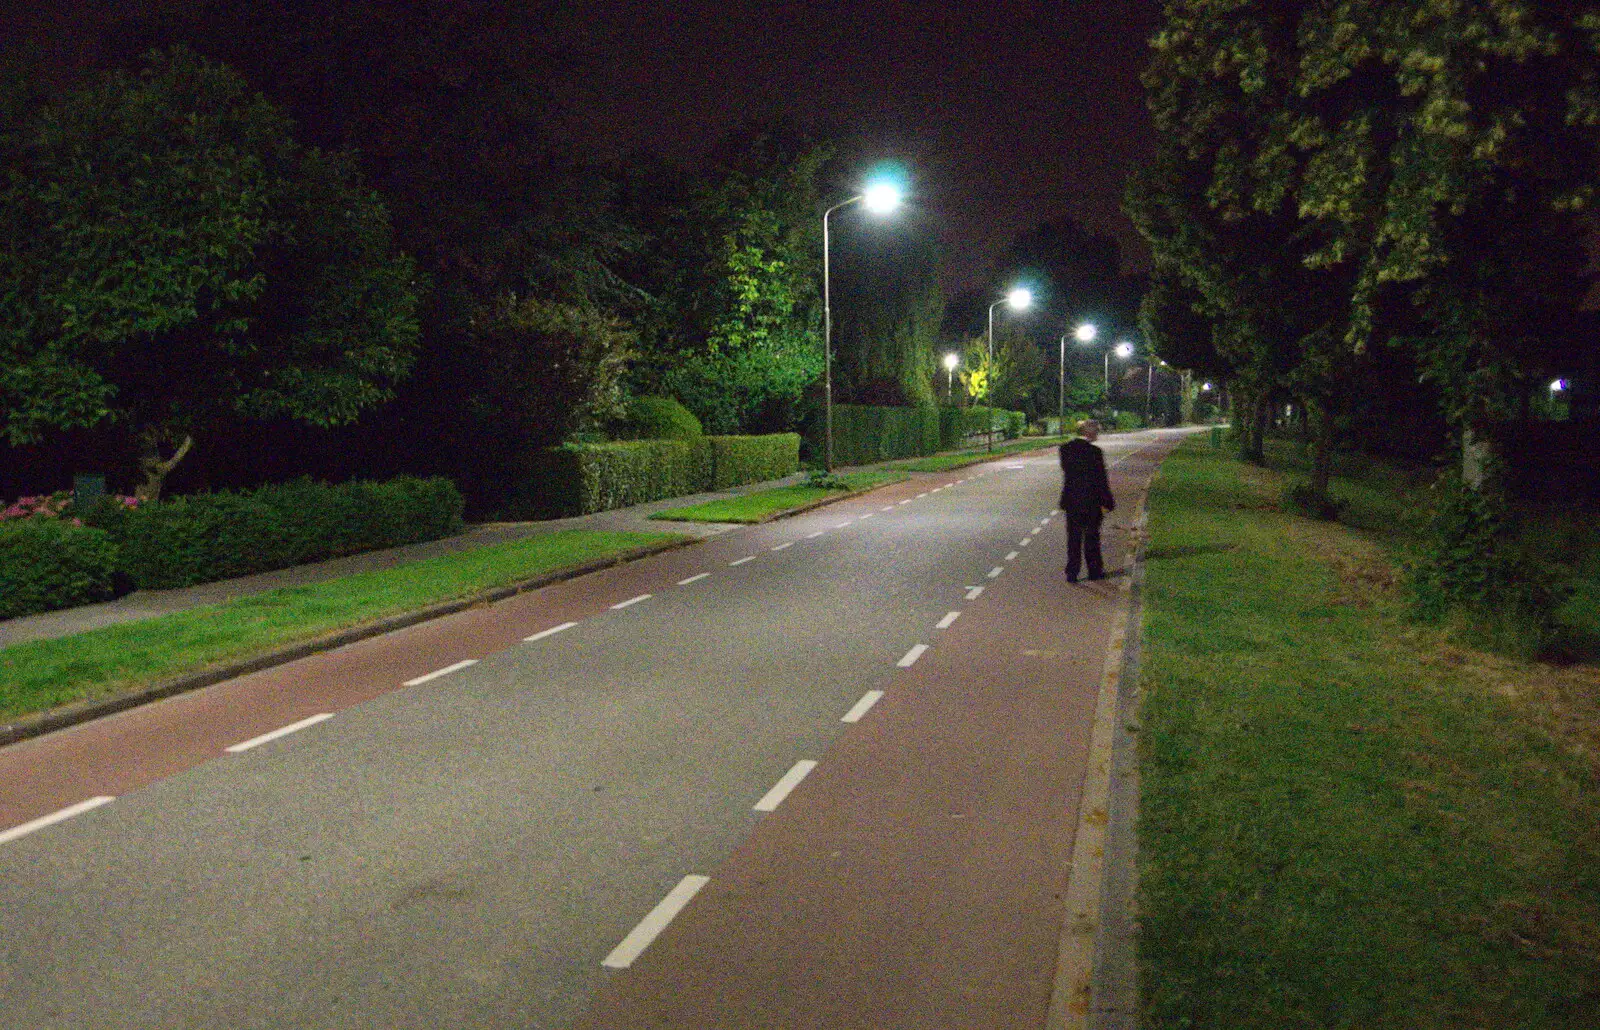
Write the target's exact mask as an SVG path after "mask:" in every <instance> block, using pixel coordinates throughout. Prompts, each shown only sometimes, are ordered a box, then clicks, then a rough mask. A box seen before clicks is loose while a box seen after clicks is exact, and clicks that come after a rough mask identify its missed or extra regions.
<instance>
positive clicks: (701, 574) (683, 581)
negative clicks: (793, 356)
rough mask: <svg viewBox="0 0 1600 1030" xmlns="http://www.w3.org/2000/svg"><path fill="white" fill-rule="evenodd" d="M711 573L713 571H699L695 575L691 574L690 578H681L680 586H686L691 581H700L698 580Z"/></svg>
mask: <svg viewBox="0 0 1600 1030" xmlns="http://www.w3.org/2000/svg"><path fill="white" fill-rule="evenodd" d="M709 575H711V573H709V572H697V573H695V574H694V575H693V576H690V577H689V578H688V579H680V580H678V585H679V586H680V587H686V586H688V585H689V584H690V583H698V582H700V581H701V580H702V579H705V578H706V577H707V576H709Z"/></svg>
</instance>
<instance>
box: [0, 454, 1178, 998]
mask: <svg viewBox="0 0 1600 1030" xmlns="http://www.w3.org/2000/svg"><path fill="white" fill-rule="evenodd" d="M1171 439H1172V434H1162V433H1159V432H1157V433H1144V434H1132V435H1128V436H1118V437H1113V438H1107V439H1105V440H1103V441H1102V442H1103V444H1104V449H1105V450H1106V452H1107V455H1108V458H1109V459H1110V460H1111V461H1112V462H1118V461H1120V460H1122V459H1124V458H1126V457H1128V456H1129V455H1134V454H1135V452H1139V453H1138V454H1137V455H1136V456H1135V457H1134V458H1133V459H1132V460H1129V461H1126V462H1124V463H1123V464H1122V465H1120V466H1118V467H1117V469H1116V470H1114V473H1113V475H1114V479H1113V483H1114V488H1117V489H1120V490H1123V491H1128V492H1132V491H1134V490H1136V489H1142V480H1143V479H1145V478H1147V477H1148V474H1149V471H1150V469H1151V468H1153V461H1152V459H1153V458H1154V457H1155V456H1157V455H1159V453H1161V452H1162V451H1163V450H1164V449H1165V446H1166V444H1167V443H1169V442H1170V441H1171ZM1058 484H1059V472H1058V470H1057V469H1056V467H1055V463H1054V455H1053V453H1052V452H1048V451H1046V452H1040V453H1037V454H1033V455H1028V456H1024V457H1011V458H1005V459H998V460H996V461H995V462H992V463H989V464H986V465H980V466H975V467H972V468H969V469H964V470H958V471H954V472H951V473H946V474H940V475H929V476H919V477H917V478H915V479H913V480H912V481H910V482H907V483H903V484H898V485H896V486H892V487H888V488H885V489H883V490H880V491H876V492H874V493H872V494H868V495H864V496H862V497H859V498H855V499H852V500H850V501H847V502H843V503H840V504H836V505H833V506H830V507H827V508H823V509H818V510H816V511H814V512H812V513H808V514H806V515H803V516H799V517H796V518H793V519H786V520H781V521H778V522H774V523H769V524H767V525H764V526H758V527H751V528H748V529H740V530H735V531H732V532H729V533H726V534H723V535H720V536H717V537H714V538H712V539H710V540H708V541H706V542H704V543H702V544H699V545H696V546H694V547H691V548H687V549H683V550H679V551H674V552H669V553H667V554H663V555H659V556H656V557H654V558H651V559H648V560H645V561H641V562H636V563H633V564H630V565H627V566H622V567H618V568H614V569H610V570H606V571H604V572H601V573H597V574H595V575H592V576H587V577H583V578H582V579H579V580H574V581H571V582H568V583H563V584H558V585H555V586H552V587H549V588H546V589H543V590H540V591H536V592H531V593H528V594H525V595H521V596H519V597H516V598H513V599H510V600H508V601H505V602H502V603H499V604H496V605H491V606H485V607H482V608H479V609H475V610H472V611H469V612H464V613H461V614H459V615H457V616H452V617H449V618H446V619H441V620H438V621H436V622H433V623H429V624H426V625H424V626H418V627H414V628H412V629H408V630H405V631H401V632H398V633H394V634H390V635H388V636H385V637H379V638H375V639H373V640H368V641H364V642H362V643H359V644H355V645H351V646H349V647H346V648H342V649H340V650H338V651H334V652H330V653H328V654H324V655H319V656H315V657H313V658H310V659H306V660H304V661H301V662H296V663H293V664H292V665H288V666H283V667H281V668H278V669H274V670H268V671H266V672H263V673H258V674H255V675H252V676H247V677H243V678H241V679H238V680H234V681H230V682H229V683H225V684H219V685H218V686H216V687H214V688H209V689H207V690H204V691H198V692H196V693H194V694H189V695H184V696H181V697H177V698H173V699H170V700H168V701H165V702H161V703H159V704H155V705H151V706H147V707H146V708H143V709H139V710H135V711H132V712H127V713H122V714H120V715H118V716H113V717H111V718H108V719H104V720H100V721H99V722H96V723H92V724H88V725H85V726H81V727H76V728H74V729H71V730H67V731H63V732H60V733H56V734H52V735H50V736H46V737H42V738H38V739H36V740H32V741H27V742H24V743H22V744H18V745H14V746H12V747H8V748H4V749H0V785H3V786H0V1027H7V1028H9V1027H18V1028H20V1027H30V1028H46V1027H50V1028H54V1027H60V1028H82V1027H95V1028H120V1027H128V1028H135V1027H137V1028H141V1030H154V1028H167V1027H195V1028H200V1027H205V1028H214V1027H224V1026H226V1027H229V1028H247V1027H275V1028H276V1027H318V1028H334V1027H386V1028H403V1027H404V1028H408V1027H427V1028H438V1027H452V1028H454V1027H485V1028H489V1027H493V1028H506V1027H539V1028H561V1027H567V1026H570V1025H572V1023H573V1022H574V1020H578V1019H583V1020H586V1022H585V1023H584V1025H586V1026H604V1027H612V1028H621V1027H625V1026H634V1025H639V1026H645V1025H649V1026H684V1027H691V1026H692V1027H695V1028H697V1030H698V1028H701V1027H712V1026H722V1025H726V1026H730V1027H732V1026H757V1025H761V1026H765V1025H771V1026H784V1025H796V1026H797V1025H807V1026H830V1025H833V1026H846V1025H849V1026H855V1025H861V1026H879V1027H888V1026H930V1025H940V1026H984V1027H995V1026H1000V1025H1012V1024H1011V1023H1007V1022H1006V1021H1005V1019H1013V1020H1014V1024H1015V1025H1018V1026H1024V1025H1033V1026H1036V1025H1038V1021H1037V1019H1035V1013H1037V1015H1038V1017H1039V1018H1042V1011H1043V1008H1042V1003H1041V1001H1040V999H1041V997H1042V998H1044V999H1046V1000H1047V998H1048V991H1049V979H1050V975H1051V968H1050V960H1052V959H1053V957H1054V950H1053V948H1054V936H1055V935H1057V934H1059V930H1060V918H1061V909H1060V890H1061V886H1062V880H1063V878H1064V875H1065V872H1064V869H1065V859H1064V856H1065V854H1066V851H1067V849H1069V848H1070V844H1071V839H1070V838H1071V828H1072V826H1073V825H1075V817H1076V812H1075V808H1074V807H1073V806H1074V804H1075V801H1074V796H1073V791H1074V790H1075V789H1076V785H1077V784H1078V783H1079V782H1081V779H1082V750H1083V746H1084V744H1083V742H1084V741H1086V739H1087V736H1088V727H1089V722H1090V719H1091V716H1092V709H1093V697H1094V691H1093V687H1094V685H1095V684H1094V682H1093V681H1094V679H1095V677H1096V675H1097V673H1098V670H1099V668H1100V666H1101V662H1102V659H1103V650H1104V641H1103V639H1102V636H1101V629H1100V627H1101V626H1102V625H1103V623H1104V622H1105V621H1106V613H1107V612H1109V611H1110V610H1111V609H1112V607H1113V606H1114V605H1116V604H1117V603H1120V602H1119V600H1118V592H1117V590H1116V587H1115V584H1114V582H1113V583H1108V584H1097V585H1094V586H1092V587H1086V586H1079V587H1069V586H1067V585H1066V584H1065V582H1064V581H1063V580H1062V577H1061V565H1062V560H1063V552H1064V550H1065V548H1064V542H1063V540H1062V527H1061V517H1060V516H1059V515H1053V509H1054V499H1055V492H1056V490H1057V487H1058ZM1119 514H1120V513H1119ZM1108 521H1109V523H1110V527H1108V528H1112V527H1115V526H1116V525H1117V524H1118V516H1116V515H1114V516H1112V518H1111V519H1110V520H1108ZM1118 537H1119V534H1118V533H1117V532H1116V531H1115V529H1114V528H1112V531H1111V532H1109V533H1108V544H1109V547H1108V550H1110V551H1111V553H1112V556H1113V561H1115V560H1116V559H1115V557H1114V556H1115V554H1116V553H1117V548H1118V546H1119V542H1118ZM980 587H981V588H982V590H978V589H976V588H980ZM954 613H959V614H954ZM529 637H535V638H536V639H531V640H530V639H527V638H529ZM469 661H470V662H472V663H473V664H464V663H466V662H469ZM444 670H449V671H444ZM406 684H410V685H406ZM876 691H881V692H883V693H882V695H881V696H880V695H876V694H874V693H872V692H876ZM846 717H850V718H851V719H852V721H849V722H846V721H843V720H844V719H845V718H846ZM302 724H303V725H302ZM292 726H301V728H299V729H297V730H295V731H293V732H290V733H287V734H284V735H282V736H278V737H275V738H273V739H269V740H265V741H262V742H260V743H256V741H257V740H258V739H259V738H260V737H262V736H263V735H266V734H270V733H272V732H274V731H277V730H279V729H282V728H285V727H292ZM247 744H248V745H250V746H248V747H241V745H247ZM230 748H233V749H235V750H232V751H230V750H229V749H230ZM797 763H801V764H799V765H797ZM805 763H816V764H815V765H806V764H805ZM785 787H787V788H790V789H792V793H787V792H786V791H785ZM106 798H110V799H113V800H109V801H99V803H98V804H95V805H94V806H93V807H88V806H87V805H86V804H85V803H88V802H95V801H98V800H99V799H106ZM884 799H888V803H884ZM763 802H764V804H762V803H763ZM758 804H759V805H760V807H761V808H763V809H766V810H765V811H756V810H755V809H756V807H757V806H758ZM79 805H85V807H84V808H83V810H81V811H75V807H74V806H79ZM63 812H75V814H72V815H70V816H69V817H66V818H62V819H61V820H60V821H58V822H54V823H53V824H50V825H43V826H41V825H40V824H39V822H38V821H39V820H41V819H48V818H51V817H52V814H59V813H63ZM963 824H964V825H963ZM30 827H38V828H35V829H30V830H29V832H25V833H24V832H21V831H22V830H23V829H28V828H30ZM5 828H9V829H5ZM841 860H843V862H844V865H843V866H841V865H840V861H841ZM844 884H848V885H849V886H850V888H851V889H852V890H854V891H855V894H854V895H853V897H854V898H855V899H856V900H854V901H852V900H851V897H852V895H849V894H840V893H839V891H840V890H841V889H842V887H841V885H844ZM952 885H958V886H955V887H953V886H952ZM959 885H965V886H964V887H961V886H959ZM663 899H670V900H669V901H668V902H666V904H668V905H669V907H670V906H671V905H672V904H676V903H678V902H682V905H681V911H679V912H677V913H675V918H672V919H670V920H668V919H666V918H665V916H666V915H667V914H668V913H666V912H664V911H657V909H658V906H659V905H662V904H663V903H664V900H663ZM1052 906H1053V907H1052ZM653 911H655V914H656V915H658V916H661V917H662V918H661V919H660V920H658V921H659V922H663V923H666V924H668V925H667V926H666V930H665V932H664V933H662V935H661V936H660V937H659V938H653V939H652V938H650V937H649V934H648V932H647V930H646V929H641V921H644V922H645V924H646V925H647V926H648V924H649V920H648V919H647V915H648V914H651V913H652V912H653ZM963 927H964V928H965V929H962V928H963ZM707 962H714V963H715V965H713V966H707V965H705V963H707ZM863 963H866V964H867V968H863V966H862V964H863ZM841 970H849V971H850V972H848V973H841ZM872 970H875V972H874V971H872ZM941 971H942V972H941ZM936 981H937V982H936ZM763 984H765V985H766V986H765V987H762V986H761V985H763ZM763 992H765V993H763ZM808 992H809V994H808ZM808 997H812V998H814V1000H813V1001H807V998H808ZM1002 1015H1004V1016H1005V1019H1002V1018H1001V1017H1002ZM755 1020H761V1021H755ZM930 1020H932V1022H930Z"/></svg>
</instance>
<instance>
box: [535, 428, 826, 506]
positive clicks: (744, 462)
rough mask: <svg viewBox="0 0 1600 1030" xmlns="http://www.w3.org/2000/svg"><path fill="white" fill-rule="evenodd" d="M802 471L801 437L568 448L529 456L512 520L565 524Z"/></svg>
mask: <svg viewBox="0 0 1600 1030" xmlns="http://www.w3.org/2000/svg"><path fill="white" fill-rule="evenodd" d="M799 468H800V437H799V436H797V435H795V434H794V433H774V434H772V435H770V436H705V437H701V438H699V439H696V440H618V441H613V442H610V443H571V444H564V445H562V446H560V447H552V448H548V449H546V450H543V451H539V452H537V453H535V454H534V455H532V456H531V457H530V458H529V461H528V467H527V470H526V474H525V475H524V477H523V482H522V483H521V484H520V486H519V488H518V489H517V490H516V491H515V493H514V495H513V497H512V498H511V500H510V502H509V513H510V514H512V515H513V516H523V517H533V518H566V517H570V516H573V515H588V514H592V513H593V512H597V511H610V510H612V509H614V508H625V507H628V506H629V505H633V504H644V503H645V502H647V501H659V500H664V499H666V498H669V497H682V496H684V495H685V494H692V493H699V492H700V491H702V490H726V489H728V488H730V487H735V486H742V485H744V484H745V483H759V482H762V481H763V480H768V479H778V478H780V477H782V476H787V475H789V474H790V473H792V472H795V471H797V470H798V469H799Z"/></svg>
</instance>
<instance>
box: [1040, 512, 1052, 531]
mask: <svg viewBox="0 0 1600 1030" xmlns="http://www.w3.org/2000/svg"><path fill="white" fill-rule="evenodd" d="M1049 524H1050V516H1048V515H1046V516H1045V517H1044V518H1042V519H1040V520H1039V525H1040V527H1041V528H1042V527H1044V526H1048V525H1049Z"/></svg>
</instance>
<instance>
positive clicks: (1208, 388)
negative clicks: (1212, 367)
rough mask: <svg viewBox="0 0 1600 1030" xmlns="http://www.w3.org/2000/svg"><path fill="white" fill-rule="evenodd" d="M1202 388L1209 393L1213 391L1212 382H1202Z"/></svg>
mask: <svg viewBox="0 0 1600 1030" xmlns="http://www.w3.org/2000/svg"><path fill="white" fill-rule="evenodd" d="M1200 389H1201V390H1204V391H1205V392H1207V393H1210V392H1211V384H1210V383H1201V384H1200Z"/></svg>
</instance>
